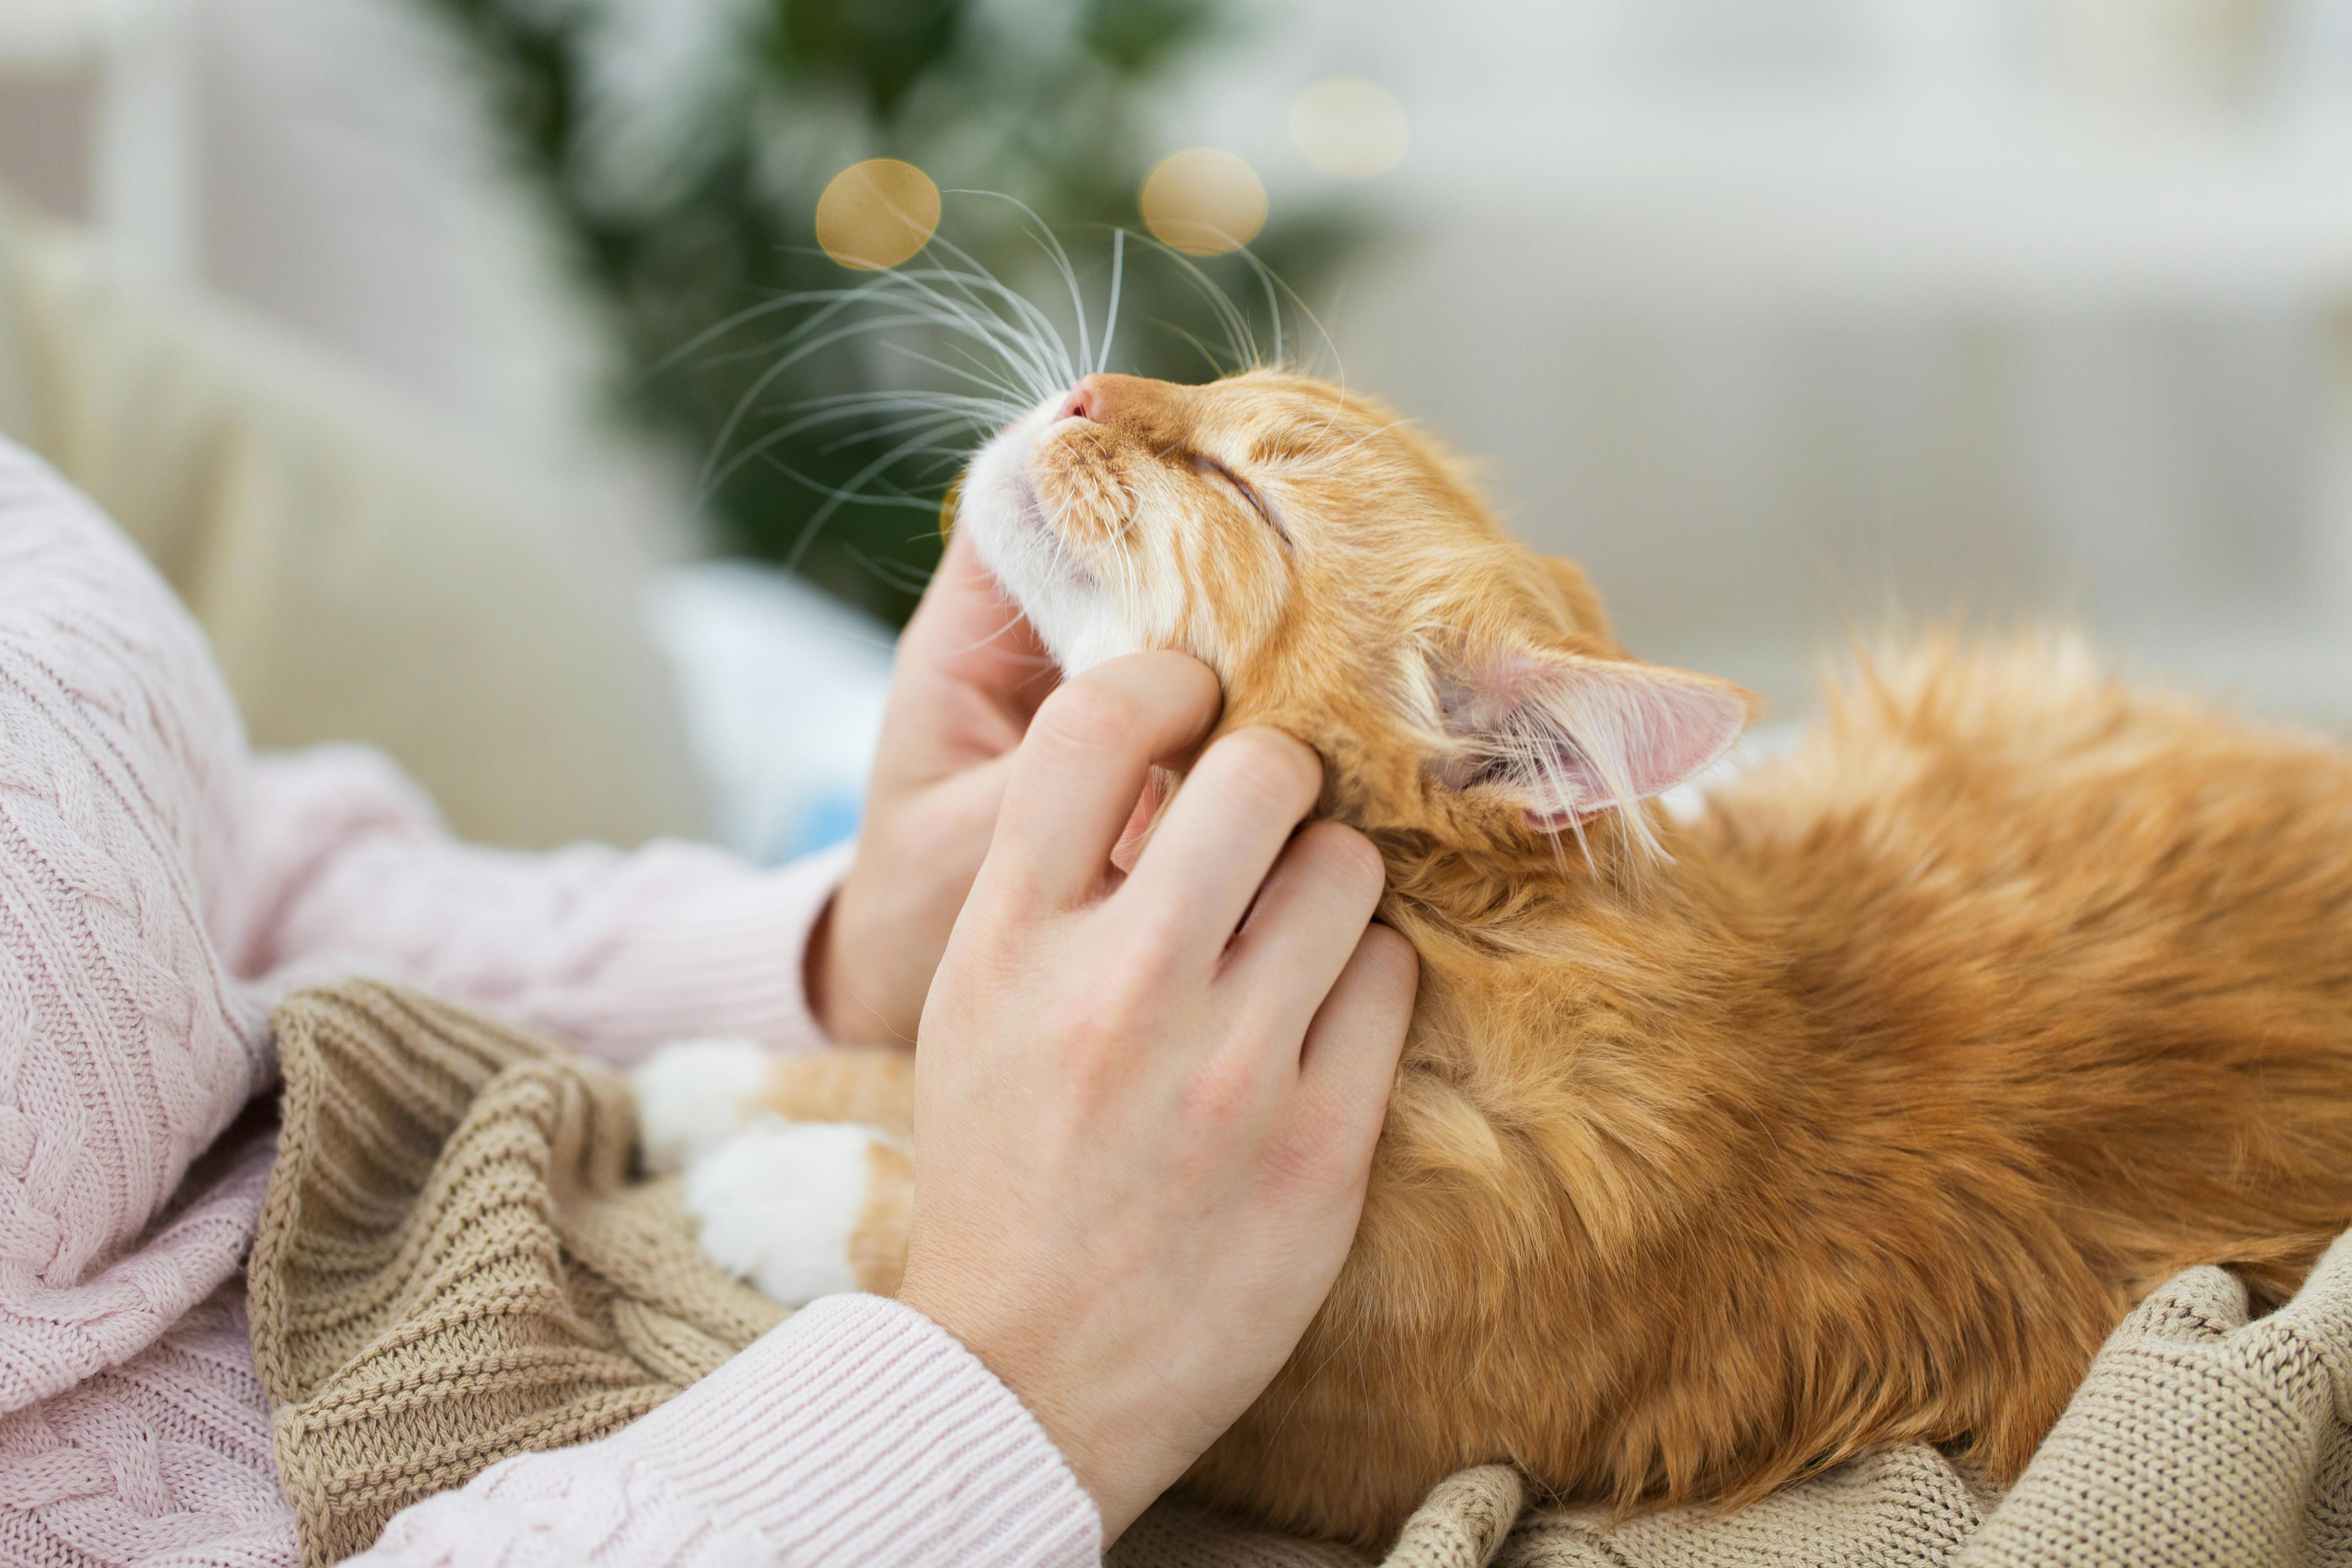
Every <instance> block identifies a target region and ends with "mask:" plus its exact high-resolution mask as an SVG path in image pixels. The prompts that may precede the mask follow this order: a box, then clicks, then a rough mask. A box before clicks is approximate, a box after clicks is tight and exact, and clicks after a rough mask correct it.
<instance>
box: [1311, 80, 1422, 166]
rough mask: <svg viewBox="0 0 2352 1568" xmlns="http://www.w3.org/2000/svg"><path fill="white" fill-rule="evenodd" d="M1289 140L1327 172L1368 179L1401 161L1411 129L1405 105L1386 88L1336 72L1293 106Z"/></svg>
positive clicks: (1318, 83) (1312, 88) (1313, 162)
mask: <svg viewBox="0 0 2352 1568" xmlns="http://www.w3.org/2000/svg"><path fill="white" fill-rule="evenodd" d="M1290 139H1291V140H1292V141H1293V142H1297V144H1298V150H1299V151H1300V152H1301V153H1305V154H1306V155H1307V162H1308V163H1312V164H1314V165H1315V166H1316V167H1317V168H1318V169H1320V170H1322V171H1323V172H1324V173H1325V174H1337V175H1339V177H1340V178H1341V179H1346V180H1369V179H1370V178H1371V177H1372V176H1373V175H1375V174H1387V173H1388V172H1389V171H1390V170H1391V169H1393V168H1395V167H1396V166H1397V164H1399V163H1402V162H1403V160H1404V150H1405V148H1406V146H1407V145H1408V144H1409V143H1410V142H1412V127H1411V126H1410V125H1409V124H1408V123H1407V122H1406V121H1405V117H1404V105H1403V104H1402V103H1399V102H1398V101H1397V98H1396V94H1394V93H1392V92H1391V91H1390V90H1389V89H1387V88H1384V87H1382V86H1381V84H1380V83H1379V82H1376V81H1367V80H1365V79H1363V78H1362V77H1360V76H1335V77H1330V78H1328V79H1325V80H1322V81H1318V82H1317V83H1316V84H1315V85H1314V86H1313V87H1310V88H1308V89H1307V90H1306V91H1305V92H1302V93H1300V94H1299V95H1298V101H1297V103H1294V104H1292V105H1291V106H1290Z"/></svg>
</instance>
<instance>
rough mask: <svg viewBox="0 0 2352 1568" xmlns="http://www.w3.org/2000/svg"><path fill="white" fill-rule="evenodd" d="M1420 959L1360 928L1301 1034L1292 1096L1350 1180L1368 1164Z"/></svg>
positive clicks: (1390, 934)
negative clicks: (1303, 1035) (1345, 1166)
mask: <svg viewBox="0 0 2352 1568" xmlns="http://www.w3.org/2000/svg"><path fill="white" fill-rule="evenodd" d="M1420 985H1421V959H1420V956H1419V955H1418V954H1416V953H1415V952H1413V951H1412V943H1411V942H1407V941H1405V939H1404V938H1402V937H1401V936H1399V935H1398V934H1397V933H1396V932H1395V931H1391V930H1390V929H1389V928H1388V927H1386V926H1383V925H1375V926H1367V927H1365V928H1364V934H1363V937H1362V938H1361V940H1360V941H1359V942H1357V943H1356V950H1355V952H1353V953H1352V954H1351V955H1349V959H1348V963H1347V967H1345V968H1344V969H1342V970H1341V971H1340V972H1339V980H1338V982H1337V983H1336V984H1333V985H1332V987H1331V994H1329V995H1328V996H1327V997H1325V998H1324V1000H1323V1005H1322V1006H1321V1008H1319V1009H1318V1011H1317V1012H1316V1015H1315V1021H1314V1023H1312V1024H1310V1025H1309V1026H1307V1043H1306V1045H1305V1047H1303V1049H1302V1050H1301V1052H1300V1058H1299V1079H1298V1088H1299V1096H1300V1099H1301V1100H1302V1101H1303V1104H1304V1107H1305V1109H1306V1110H1307V1113H1308V1115H1309V1116H1311V1117H1312V1118H1314V1119H1316V1120H1317V1121H1319V1123H1320V1126H1321V1129H1322V1134H1323V1136H1324V1137H1327V1138H1328V1139H1331V1140H1333V1141H1334V1142H1335V1144H1336V1147H1334V1148H1333V1149H1332V1150H1331V1153H1332V1157H1333V1158H1335V1159H1341V1158H1344V1159H1345V1160H1346V1161H1348V1162H1349V1163H1351V1167H1352V1168H1353V1169H1354V1170H1355V1171H1356V1173H1358V1174H1360V1173H1361V1167H1360V1164H1359V1163H1358V1162H1361V1161H1369V1160H1370V1158H1371V1152H1372V1144H1373V1142H1374V1141H1375V1140H1376V1139H1378V1138H1379V1136H1380V1131H1381V1121H1382V1120H1383V1119H1384V1118H1385V1117H1386V1115H1387V1114H1388V1103H1389V1091H1390V1090H1391V1089H1392V1088H1394V1087H1395V1084H1396V1069H1397V1058H1398V1057H1399V1056H1400V1055H1402V1053H1403V1050H1404V1041H1405V1030H1406V1027H1407V1026H1409V1025H1410V1024H1411V1023H1412V1005H1413V996H1414V994H1415V993H1416V992H1417V991H1418V990H1419V989H1420Z"/></svg>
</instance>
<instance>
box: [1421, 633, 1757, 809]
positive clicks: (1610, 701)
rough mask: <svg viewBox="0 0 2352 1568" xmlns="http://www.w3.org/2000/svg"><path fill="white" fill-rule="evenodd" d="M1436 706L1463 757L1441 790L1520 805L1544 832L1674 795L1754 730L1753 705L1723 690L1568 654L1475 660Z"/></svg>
mask: <svg viewBox="0 0 2352 1568" xmlns="http://www.w3.org/2000/svg"><path fill="white" fill-rule="evenodd" d="M1438 695H1439V700H1440V703H1441V705H1442V707H1443V708H1444V715H1445V727H1446V730H1447V732H1448V734H1449V735H1450V736H1451V737H1452V738H1453V739H1454V741H1455V742H1457V743H1458V744H1459V746H1460V748H1461V749H1460V751H1459V752H1456V753H1455V754H1454V756H1453V757H1451V758H1449V759H1448V760H1447V763H1446V764H1445V765H1444V769H1443V770H1442V772H1443V773H1444V777H1445V778H1446V781H1447V782H1448V783H1450V784H1454V786H1455V787H1457V788H1468V787H1472V786H1483V787H1486V788H1489V789H1493V790H1496V791H1497V792H1499V793H1501V794H1503V795H1506V796H1507V797H1510V798H1514V799H1517V801H1518V803H1519V805H1520V807H1521V809H1522V810H1523V811H1524V812H1525V813H1526V815H1527V819H1528V826H1531V827H1534V828H1537V829H1538V830H1539V831H1544V832H1552V831H1556V830H1558V829H1560V828H1564V827H1568V826H1573V825H1574V824H1576V823H1579V822H1582V821H1585V820H1587V819H1588V818H1591V817H1593V816H1599V815H1600V814H1601V812H1604V811H1607V810H1610V809H1611V808H1612V807H1616V806H1629V805H1633V803H1634V802H1635V801H1637V800H1643V799H1646V798H1647V797H1649V796H1651V795H1658V794H1661V793H1663V792H1664V791H1666V790H1669V789H1672V788H1674V786H1675V785H1676V784H1681V783H1682V782H1683V781H1684V780H1685V779H1688V778H1690V777H1691V776H1692V775H1693V774H1695V773H1699V772H1701V771H1703V770H1704V769H1706V767H1707V766H1708V765H1709V764H1710V763H1714V762H1715V761H1716V760H1717V758H1719V757H1721V756H1722V755H1723V753H1724V752H1727V751H1729V750H1730V749H1731V744H1732V742H1734V741H1737V740H1738V738H1739V731H1740V730H1741V729H1742V728H1743V727H1744V726H1745V725H1746V724H1747V722H1748V699H1747V697H1746V696H1745V694H1743V693H1742V692H1741V691H1740V690H1739V689H1738V687H1735V686H1732V685H1731V684H1729V683H1728V682H1726V681H1721V680H1717V679H1714V678H1712V677H1710V676H1705V675H1692V674H1689V673H1688V672H1686V671H1684V670H1679V669H1667V668H1663V667H1662V666H1659V665H1654V664H1639V663H1635V662H1633V661H1632V660H1623V659H1604V658H1586V657H1585V656H1583V655H1581V654H1571V653H1560V652H1550V651H1546V652H1539V653H1528V652H1517V653H1511V654H1507V655H1504V656H1502V657H1500V658H1495V659H1491V660H1487V661H1483V662H1482V661H1475V660H1474V661H1468V662H1467V664H1466V665H1465V666H1462V667H1457V668H1455V669H1454V670H1453V671H1451V672H1449V674H1448V675H1447V677H1446V678H1445V679H1442V680H1441V681H1440V683H1439V692H1438Z"/></svg>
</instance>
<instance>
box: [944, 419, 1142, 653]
mask: <svg viewBox="0 0 2352 1568" xmlns="http://www.w3.org/2000/svg"><path fill="white" fill-rule="evenodd" d="M1053 419H1054V416H1053V412H1052V410H1051V409H1050V407H1049V408H1045V409H1040V410H1038V411H1037V412H1036V413H1034V414H1032V415H1030V416H1028V417H1027V418H1025V419H1023V420H1020V421H1019V422H1018V423H1016V424H1013V425H1012V426H1008V427H1007V428H1006V429H1004V430H1003V431H1002V432H1000V433H999V434H998V435H997V436H996V437H995V438H994V439H992V440H991V441H990V442H989V443H988V445H986V446H985V447H982V448H981V449H980V452H979V454H978V456H976V457H974V458H972V462H971V469H970V470H969V472H968V473H967V474H966V476H965V479H964V487H963V495H962V499H961V501H960V502H959V503H958V506H957V512H956V516H957V522H958V525H959V526H961V527H965V528H969V529H970V530H971V541H972V544H973V546H974V548H975V549H977V550H978V552H979V553H980V559H981V562H982V564H984V565H985V566H987V568H988V569H989V571H990V572H991V573H992V574H994V575H995V578H996V580H997V582H998V584H1001V585H1002V586H1003V589H1004V591H1005V593H1006V594H1008V595H1011V596H1012V599H1013V603H1014V604H1016V605H1020V607H1021V611H1022V614H1023V615H1024V616H1027V617H1028V618H1029V623H1030V625H1031V626H1034V627H1035V628H1036V630H1037V635H1038V636H1039V637H1041V638H1042V639H1043V640H1044V641H1045V647H1046V648H1047V650H1048V651H1049V652H1051V653H1052V654H1053V656H1054V658H1055V660H1056V661H1057V662H1058V663H1060V665H1061V666H1062V668H1064V669H1066V670H1069V671H1071V672H1074V673H1075V672H1076V671H1078V670H1081V669H1086V668H1091V667H1092V666H1094V665H1096V664H1099V663H1101V662H1102V660H1104V659H1105V658H1112V657H1114V656H1116V655H1118V654H1120V653H1129V652H1133V651H1134V649H1133V647H1131V646H1129V645H1130V644H1131V642H1132V637H1131V634H1129V633H1128V632H1127V631H1126V630H1125V628H1123V627H1122V626H1118V616H1117V614H1116V611H1115V610H1114V608H1113V606H1112V605H1111V603H1110V601H1109V596H1108V595H1106V594H1105V593H1104V592H1103V586H1102V584H1101V581H1100V580H1099V579H1098V578H1097V576H1096V575H1095V574H1094V573H1093V572H1092V571H1090V570H1089V569H1088V568H1087V563H1085V562H1084V561H1082V560H1081V559H1079V557H1078V553H1077V552H1076V551H1074V550H1072V549H1071V548H1070V546H1069V543H1068V542H1067V541H1066V540H1065V539H1064V538H1063V537H1062V531H1061V530H1060V529H1058V528H1056V527H1055V523H1054V519H1053V518H1052V516H1051V515H1050V514H1049V513H1048V512H1047V510H1046V508H1045V498H1044V497H1043V496H1042V495H1041V494H1040V493H1039V491H1038V489H1037V481H1036V479H1034V477H1033V476H1032V474H1031V473H1030V471H1029V460H1030V454H1031V453H1032V452H1033V451H1034V448H1035V446H1036V442H1037V437H1039V436H1040V435H1041V434H1042V433H1043V432H1044V431H1045V429H1047V428H1048V427H1049V426H1051V425H1052V423H1053Z"/></svg>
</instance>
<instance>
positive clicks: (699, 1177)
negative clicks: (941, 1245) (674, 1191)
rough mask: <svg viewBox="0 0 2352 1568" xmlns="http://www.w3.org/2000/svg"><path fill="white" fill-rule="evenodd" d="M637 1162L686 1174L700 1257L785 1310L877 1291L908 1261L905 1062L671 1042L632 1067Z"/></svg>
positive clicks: (882, 1054)
mask: <svg viewBox="0 0 2352 1568" xmlns="http://www.w3.org/2000/svg"><path fill="white" fill-rule="evenodd" d="M631 1081H632V1083H633V1084H634V1086H635V1089H636V1094H637V1104H638V1117H639V1121H640V1124H641V1136H642V1139H643V1142H644V1147H645V1151H646V1164H647V1165H648V1167H649V1168H652V1169H655V1170H677V1169H681V1168H683V1169H684V1170H685V1171H686V1172H687V1180H686V1191H685V1206H686V1209H687V1212H688V1213H689V1214H691V1215H693V1216H694V1217H695V1218H696V1219H697V1220H698V1222H700V1226H701V1241H702V1247H703V1250H704V1251H705V1252H706V1253H708V1254H709V1257H710V1258H711V1259H712V1261H714V1262H716V1263H718V1264H719V1266H720V1267H722V1268H726V1269H727V1270H728V1271H729V1272H730V1273H732V1274H734V1275H736V1276H737V1277H738V1278H740V1279H748V1280H750V1281H751V1284H752V1285H753V1286H754V1287H755V1288H756V1289H759V1290H760V1291H761V1293H762V1294H763V1295H766V1296H769V1297H771V1298H772V1299H773V1300H777V1301H780V1302H782V1303H783V1304H785V1305H787V1306H798V1305H800V1304H802V1303H803V1302H805V1301H810V1300H815V1299H816V1298H817V1297H819V1296H825V1295H831V1294H834V1293H835V1292H838V1291H843V1290H866V1291H871V1292H873V1293H874V1294H877V1295H889V1294H892V1293H893V1292H895V1291H896V1290H897V1289H898V1279H899V1277H900V1275H901V1274H902V1273H903V1272H904V1271H905V1268H906V1258H907V1217H908V1209H909V1205H910V1204H911V1202H912V1198H913V1194H914V1164H913V1161H912V1158H911V1157H910V1156H909V1154H908V1150H907V1135H908V1132H909V1131H910V1129H911V1123H912V1121H913V1110H914V1058H912V1056H911V1055H909V1054H908V1053H907V1052H905V1051H898V1050H849V1049H844V1050H832V1051H811V1052H797V1053H793V1054H789V1055H780V1054H777V1053H773V1052H769V1051H765V1050H762V1049H761V1048H760V1047H758V1046H755V1045H753V1044H751V1042H749V1041H745V1040H699V1041H692V1042H688V1043H686V1044H683V1045H677V1046H672V1047H667V1049H665V1050H663V1051H661V1052H660V1053H658V1054H656V1056H655V1057H654V1058H651V1059H650V1060H648V1061H647V1062H646V1064H645V1065H644V1066H643V1067H641V1068H638V1069H637V1070H636V1072H635V1074H634V1075H632V1079H631Z"/></svg>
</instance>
